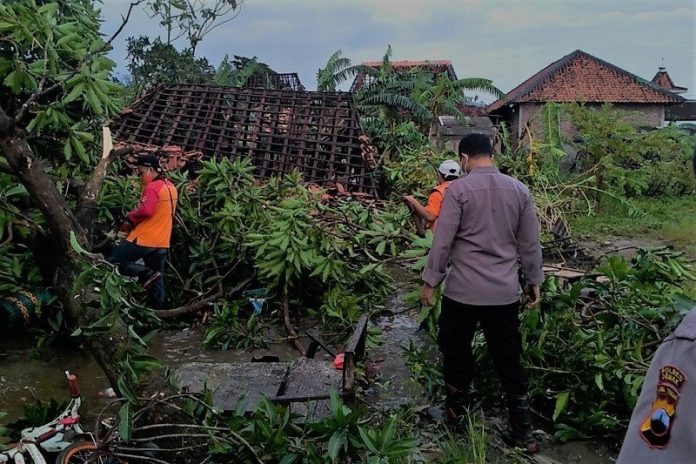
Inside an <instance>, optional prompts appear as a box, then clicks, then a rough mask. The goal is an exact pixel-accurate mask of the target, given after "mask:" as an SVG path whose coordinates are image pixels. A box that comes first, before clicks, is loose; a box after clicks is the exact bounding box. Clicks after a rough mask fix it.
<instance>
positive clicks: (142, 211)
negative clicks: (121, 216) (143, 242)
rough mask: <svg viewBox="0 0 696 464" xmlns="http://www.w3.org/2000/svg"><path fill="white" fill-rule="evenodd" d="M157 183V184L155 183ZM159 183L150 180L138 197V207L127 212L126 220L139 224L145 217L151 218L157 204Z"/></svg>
mask: <svg viewBox="0 0 696 464" xmlns="http://www.w3.org/2000/svg"><path fill="white" fill-rule="evenodd" d="M155 184H157V185H155ZM159 185H160V183H159V182H157V183H155V182H150V183H149V184H148V185H147V186H146V187H145V189H144V190H143V194H142V196H141V197H140V203H139V204H138V208H137V209H135V210H133V211H131V212H130V213H128V215H127V216H126V218H127V220H128V221H130V222H131V223H132V224H139V223H141V222H143V221H144V220H145V219H148V218H151V217H152V216H153V215H154V214H155V210H156V209H157V204H158V203H159V187H158V186H159Z"/></svg>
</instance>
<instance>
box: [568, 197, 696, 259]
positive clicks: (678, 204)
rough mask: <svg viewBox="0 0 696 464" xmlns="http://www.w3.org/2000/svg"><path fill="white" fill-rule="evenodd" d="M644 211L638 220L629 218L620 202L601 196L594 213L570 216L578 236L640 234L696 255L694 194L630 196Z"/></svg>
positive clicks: (695, 206)
mask: <svg viewBox="0 0 696 464" xmlns="http://www.w3.org/2000/svg"><path fill="white" fill-rule="evenodd" d="M632 203H633V204H634V205H635V207H636V208H637V209H638V210H639V211H642V212H643V213H644V215H643V216H641V217H640V219H639V220H636V219H635V218H631V217H630V215H629V214H627V211H626V210H625V208H624V207H622V205H621V204H620V203H618V202H616V201H613V199H611V198H606V199H603V200H602V201H601V202H600V204H599V205H598V208H597V209H596V210H595V214H594V215H593V216H579V217H575V218H571V226H572V230H573V231H574V233H575V235H576V236H578V237H583V238H589V239H592V240H596V241H602V240H604V238H605V237H606V236H620V237H639V241H643V240H646V239H647V240H654V241H658V242H663V241H664V242H666V243H671V244H673V245H674V246H676V247H677V248H678V249H680V250H684V251H686V252H687V254H688V255H689V257H690V258H692V259H694V258H696V242H694V240H693V236H694V230H696V201H694V198H693V196H683V197H671V198H669V197H668V198H665V197H641V198H636V199H634V200H632Z"/></svg>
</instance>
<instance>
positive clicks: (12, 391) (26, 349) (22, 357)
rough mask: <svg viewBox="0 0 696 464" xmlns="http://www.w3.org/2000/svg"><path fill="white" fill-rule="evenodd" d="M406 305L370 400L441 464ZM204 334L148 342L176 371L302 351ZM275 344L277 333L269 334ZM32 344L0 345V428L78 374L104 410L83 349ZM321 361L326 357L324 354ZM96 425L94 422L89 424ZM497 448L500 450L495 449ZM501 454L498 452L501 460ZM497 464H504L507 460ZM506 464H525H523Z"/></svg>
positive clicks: (377, 351) (195, 331) (593, 450)
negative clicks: (412, 361) (39, 348)
mask: <svg viewBox="0 0 696 464" xmlns="http://www.w3.org/2000/svg"><path fill="white" fill-rule="evenodd" d="M405 309H407V308H406V305H405V303H404V301H403V295H398V296H397V297H395V298H393V299H392V300H391V301H390V302H389V304H388V307H387V310H388V311H390V312H392V313H401V314H397V315H386V316H383V317H381V318H380V319H378V320H377V321H376V322H375V324H376V325H377V326H378V327H380V328H381V330H382V335H381V340H382V343H381V345H380V346H378V347H376V348H373V349H371V350H370V355H369V358H370V361H371V368H372V369H373V370H374V372H375V373H376V374H377V376H376V378H377V381H376V382H375V384H374V385H372V386H370V387H369V388H367V391H366V392H365V398H366V399H367V401H368V403H369V404H370V405H371V408H373V409H374V410H376V411H380V412H383V413H388V412H389V411H392V410H396V409H402V410H403V409H408V408H410V409H411V410H415V412H414V413H413V420H414V422H415V423H417V424H418V425H417V426H416V430H417V433H418V438H419V441H420V443H421V448H422V450H423V455H424V456H425V458H426V460H429V461H435V462H436V461H437V455H438V448H437V445H436V443H435V442H434V438H435V437H436V436H437V433H438V432H431V431H430V430H431V429H433V428H434V429H435V430H442V429H438V427H433V421H432V420H431V419H429V418H428V416H427V414H426V413H425V411H426V408H427V406H429V405H428V400H427V399H426V396H425V395H424V394H423V391H422V389H421V387H420V386H419V385H417V384H415V383H414V382H413V381H412V380H411V372H410V371H409V368H408V366H407V365H406V363H405V360H404V350H403V348H404V347H406V346H408V345H409V343H411V342H413V343H414V344H416V345H420V346H422V345H423V344H424V343H427V342H428V341H427V339H426V337H425V335H424V333H422V332H418V331H417V329H418V322H417V321H416V320H415V315H414V314H411V313H409V312H405V313H404V312H403V311H404V310H405ZM202 334H203V330H202V329H201V328H200V327H193V328H187V329H183V330H169V331H163V332H161V333H160V334H159V335H158V336H157V337H156V338H155V339H154V340H153V341H152V343H151V353H152V354H153V355H155V356H157V357H158V358H159V359H161V360H162V361H163V362H164V363H166V364H167V365H169V366H171V367H176V366H178V365H180V364H182V363H185V362H193V361H199V362H232V361H249V360H251V358H252V357H258V356H263V355H272V356H277V357H278V358H279V359H280V360H281V361H286V360H291V359H294V358H296V357H297V352H296V351H295V350H294V349H293V348H292V347H291V346H290V345H289V344H287V343H279V344H274V345H271V346H270V349H268V350H255V351H253V352H250V351H241V352H240V351H233V350H229V351H216V350H206V349H202V348H201V339H202ZM270 335H271V337H274V336H277V335H278V334H274V333H271V334H270ZM32 343H33V342H32V341H31V340H29V339H26V338H25V339H14V340H0V411H6V412H7V413H8V416H7V417H6V418H5V419H3V420H2V421H1V422H0V425H4V424H7V423H8V422H12V421H14V420H16V419H17V418H19V417H20V416H21V415H22V406H23V405H24V404H25V403H27V402H31V401H33V399H34V398H41V399H44V400H46V399H49V398H55V399H57V400H59V401H60V400H64V399H65V400H67V399H68V390H67V386H66V382H65V377H64V372H65V371H66V370H70V371H71V372H73V373H75V374H77V375H78V377H79V379H80V385H81V389H82V396H83V412H85V413H86V416H87V417H88V418H89V417H90V416H93V415H94V414H95V412H96V411H98V410H100V409H101V408H102V407H103V405H104V404H105V403H106V401H107V400H106V399H105V398H104V397H103V396H100V392H102V391H103V390H105V389H106V388H107V387H108V384H107V381H106V378H105V377H104V375H103V374H102V373H101V371H100V370H99V368H98V366H97V365H96V363H95V362H94V361H93V360H92V358H91V357H90V356H88V355H86V354H85V353H83V352H81V351H79V350H73V351H69V352H65V353H61V354H56V355H55V356H53V357H52V358H48V357H46V355H37V354H36V351H35V350H34V348H33V344H32ZM317 356H326V354H325V353H323V352H320V353H319V354H318V355H317ZM490 420H491V422H492V423H500V424H503V423H504V421H503V419H502V418H491V419H490ZM90 424H91V421H90ZM494 448H495V443H494ZM543 450H544V451H543V453H542V454H541V455H539V456H538V457H536V458H535V459H534V460H533V461H531V462H538V463H543V464H560V463H564V464H565V463H567V464H578V463H583V464H585V463H586V464H610V463H613V462H614V460H613V459H612V458H611V456H610V454H611V453H608V452H607V451H606V449H605V448H604V447H602V446H601V445H599V444H597V443H568V444H554V443H552V442H547V443H545V444H544V447H543ZM497 454H500V453H497ZM501 459H502V461H501V460H500V459H499V462H506V460H505V459H504V458H501ZM507 462H520V461H519V459H517V460H515V461H507Z"/></svg>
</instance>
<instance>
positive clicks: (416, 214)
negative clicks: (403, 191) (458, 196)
mask: <svg viewBox="0 0 696 464" xmlns="http://www.w3.org/2000/svg"><path fill="white" fill-rule="evenodd" d="M461 174H462V167H461V165H460V164H459V163H458V162H457V161H454V160H445V161H443V162H442V163H441V164H440V167H438V168H437V180H438V185H437V187H435V188H434V189H433V190H432V191H431V192H430V195H429V196H428V202H427V203H426V204H425V206H423V205H421V204H420V203H419V202H418V200H416V199H415V198H414V197H413V196H412V195H406V196H404V203H406V205H407V206H408V208H409V209H410V210H411V213H412V214H413V219H414V220H415V221H416V230H417V231H418V234H419V235H424V233H425V229H430V230H433V229H434V228H435V221H436V220H437V218H438V216H440V208H441V207H442V199H443V198H444V197H445V190H447V187H449V184H450V182H452V181H453V180H455V179H457V178H459V176H460V175H461Z"/></svg>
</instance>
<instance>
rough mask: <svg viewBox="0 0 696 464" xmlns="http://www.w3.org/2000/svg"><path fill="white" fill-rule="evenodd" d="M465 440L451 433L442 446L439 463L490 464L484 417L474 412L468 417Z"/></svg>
mask: <svg viewBox="0 0 696 464" xmlns="http://www.w3.org/2000/svg"><path fill="white" fill-rule="evenodd" d="M464 428H465V432H464V440H462V438H461V437H459V436H457V435H455V434H454V433H452V432H450V431H446V432H445V436H444V440H443V441H442V442H441V444H440V449H441V452H440V454H439V456H438V462H440V463H442V464H459V463H467V464H488V463H490V462H492V461H491V460H490V458H489V456H488V455H489V453H488V440H487V433H486V427H485V421H484V418H483V417H479V416H478V415H476V414H474V413H473V412H471V413H469V414H467V415H466V420H465V422H464Z"/></svg>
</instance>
